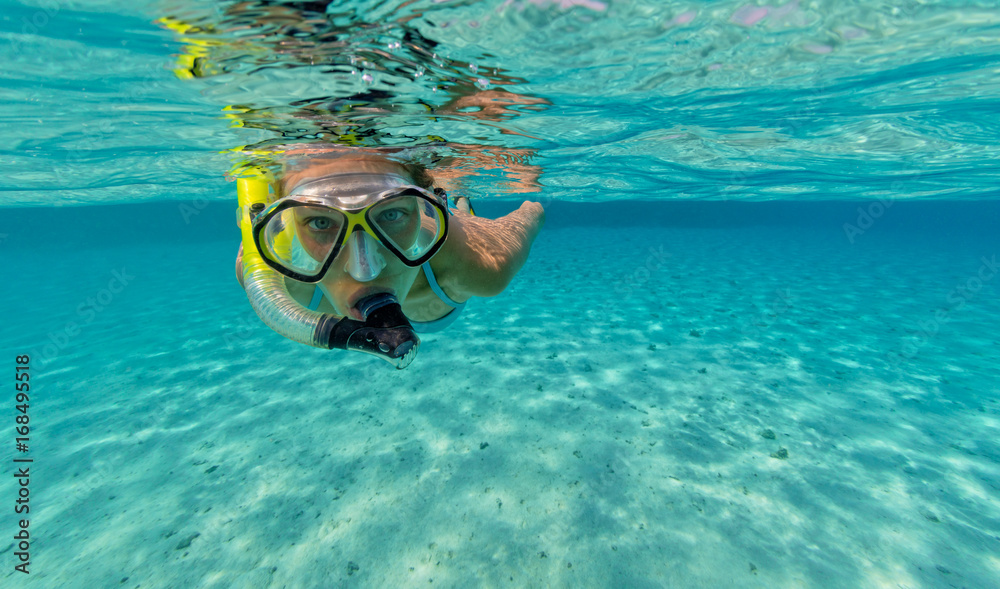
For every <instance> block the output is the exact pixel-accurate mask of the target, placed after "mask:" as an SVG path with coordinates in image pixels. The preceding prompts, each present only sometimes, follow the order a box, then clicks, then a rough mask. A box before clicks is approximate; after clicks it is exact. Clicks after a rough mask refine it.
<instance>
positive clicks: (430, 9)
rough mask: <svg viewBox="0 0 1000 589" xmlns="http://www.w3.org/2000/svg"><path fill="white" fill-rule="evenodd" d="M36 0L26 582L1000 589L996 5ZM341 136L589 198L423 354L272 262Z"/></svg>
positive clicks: (22, 245)
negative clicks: (280, 158)
mask: <svg viewBox="0 0 1000 589" xmlns="http://www.w3.org/2000/svg"><path fill="white" fill-rule="evenodd" d="M2 6H3V10H2V11H0V15H2V16H0V52H3V57H4V63H5V64H6V65H5V66H4V68H3V69H2V70H0V71H2V76H3V83H2V84H0V96H2V100H3V104H4V106H5V109H4V111H3V113H2V114H0V123H2V125H3V130H4V133H3V136H4V137H5V138H6V142H5V145H4V146H3V148H2V151H0V158H2V159H0V161H2V162H3V164H4V171H5V174H4V175H3V176H2V178H0V189H2V198H3V201H2V205H3V212H4V215H3V216H2V219H3V220H2V222H0V240H2V241H0V246H2V248H3V252H4V257H3V259H4V269H5V272H6V274H7V275H8V276H9V277H11V280H10V282H11V284H13V288H8V289H7V293H8V294H7V297H6V299H5V307H6V309H7V311H8V312H7V313H6V315H5V320H4V322H3V323H2V325H0V342H2V343H0V348H2V349H3V351H4V354H5V358H8V362H11V364H10V366H13V362H14V358H15V356H16V355H18V354H28V355H30V356H31V359H32V360H31V381H30V382H31V385H32V389H31V391H32V395H31V403H30V416H31V426H32V431H31V436H30V437H31V442H30V451H29V452H27V453H17V452H16V451H15V448H14V445H13V444H14V440H13V437H14V436H13V435H10V438H8V442H7V443H5V444H4V445H3V446H2V447H3V452H2V453H0V460H2V461H3V463H4V465H5V468H4V473H5V476H4V480H5V482H4V483H3V484H0V501H4V502H8V503H7V504H8V505H10V506H13V505H14V501H15V499H16V498H17V493H18V487H17V484H16V479H15V478H14V477H12V476H11V475H10V473H12V472H14V471H16V468H12V465H13V464H14V463H13V462H12V460H13V459H14V458H15V457H23V456H30V457H31V458H32V459H33V460H34V462H33V463H31V469H32V470H31V472H32V477H31V482H30V506H31V512H30V535H31V538H30V549H29V550H28V552H29V553H30V561H31V566H30V570H31V574H30V575H24V574H23V573H21V572H17V571H16V570H15V569H14V567H15V565H16V564H18V563H19V562H20V560H19V556H17V553H18V552H21V550H19V547H18V546H17V541H16V540H15V541H14V542H11V541H10V540H7V541H2V540H0V554H2V555H3V558H2V559H0V562H3V563H4V570H3V571H2V572H0V579H3V583H2V584H3V586H5V587H6V586H11V587H20V586H24V587H147V588H148V587H274V588H278V587H417V586H445V587H480V586H481V587H494V586H507V587H768V588H770V587H844V588H857V587H865V588H868V587H872V588H876V587H879V588H881V587H907V588H931V587H934V588H936V587H976V588H979V587H983V588H986V587H994V586H996V585H997V584H998V580H1000V559H998V557H997V554H1000V507H998V501H997V499H998V494H1000V447H998V444H997V434H998V430H1000V395H998V393H1000V386H998V384H997V383H1000V378H998V377H1000V370H998V368H997V366H998V360H1000V348H998V344H1000V338H998V336H997V333H998V329H1000V320H998V319H997V317H998V316H1000V298H998V294H1000V289H998V280H1000V278H997V275H996V270H997V257H998V256H1000V237H998V236H1000V233H998V232H997V231H996V227H997V222H998V221H1000V200H998V199H997V189H996V185H997V176H998V166H997V164H996V158H995V153H996V149H997V148H996V146H997V121H998V120H1000V118H998V116H997V115H998V113H1000V108H998V98H1000V88H998V83H997V79H998V78H997V76H996V69H997V67H998V58H997V55H1000V52H998V46H1000V43H998V36H1000V27H998V24H1000V11H998V10H997V8H996V7H995V6H994V5H993V4H991V3H986V2H981V3H976V2H939V3H916V2H913V3H888V2H882V3H880V2H851V3H832V2H789V3H785V4H781V5H765V4H763V3H756V4H748V3H746V2H712V3H693V2H676V3H675V2H645V3H644V2H616V1H614V0H607V1H603V2H602V1H596V0H592V1H572V0H560V1H551V2H547V1H543V0H538V1H528V0H513V1H503V0H497V1H487V2H469V1H466V2H448V1H445V2H414V3H405V2H388V3H386V2H352V3H331V4H330V5H329V7H326V8H325V9H324V10H320V11H318V12H313V13H307V12H303V9H302V7H298V8H296V7H294V6H292V4H291V3H283V4H279V3H273V4H269V5H266V6H265V5H264V4H263V3H249V4H236V3H215V4H211V5H208V4H199V3H190V2H162V3H160V2H132V3H122V2H118V1H106V2H102V1H98V0H95V1H94V2H88V3H83V2H80V3H73V2H48V3H47V2H37V3H17V4H15V3H10V2H3V3H2ZM310 6H312V7H313V8H314V9H315V8H316V7H319V8H323V6H325V3H316V4H313V5H310ZM164 16H173V17H175V18H177V19H180V20H182V21H184V22H186V23H188V24H191V25H195V26H198V27H200V28H199V31H198V32H188V33H187V34H181V33H178V32H176V31H172V30H168V29H167V28H165V27H164V26H162V24H157V23H156V22H154V21H156V19H159V18H161V17H164ZM198 43H201V46H203V47H205V46H207V47H210V51H209V52H208V53H207V54H205V55H203V56H202V59H201V61H200V62H198V63H197V64H192V63H188V64H187V65H186V66H183V67H187V68H188V69H189V70H190V69H194V70H196V73H197V75H196V76H194V77H191V76H188V77H189V79H181V78H179V77H177V76H175V74H174V72H173V71H172V70H173V69H175V68H182V65H179V64H178V56H179V55H184V54H191V52H192V51H194V50H193V49H192V47H194V46H198ZM227 107H228V109H227V110H223V109H224V108H227ZM227 115H228V116H227ZM316 139H325V140H339V141H341V142H347V141H354V142H356V143H359V144H362V145H366V146H378V147H388V146H392V147H405V148H409V149H410V151H409V152H407V153H409V154H411V155H412V157H413V158H415V159H418V160H420V161H425V162H428V163H430V164H431V165H432V168H433V167H434V166H437V169H439V170H446V171H449V172H451V177H450V179H449V181H450V182H452V184H450V185H449V189H450V190H451V191H452V193H463V194H469V195H471V196H472V197H473V199H474V202H475V205H476V208H477V211H478V212H479V213H480V214H481V215H484V216H487V217H494V216H498V215H502V214H504V213H505V212H507V211H509V210H511V209H512V208H514V207H515V206H516V205H517V204H518V203H519V202H520V201H521V200H524V199H533V200H538V201H540V202H542V203H543V204H544V205H545V206H546V208H547V224H546V227H545V229H544V230H543V232H542V234H541V236H540V237H539V239H538V241H537V242H536V244H535V246H534V248H533V250H532V256H531V259H530V260H529V262H528V264H527V265H526V266H525V268H524V269H523V271H522V272H521V274H520V275H519V276H518V278H517V279H516V280H515V282H514V283H513V284H512V285H511V286H510V287H509V288H508V290H507V291H506V292H505V293H503V294H502V295H500V296H499V297H496V298H493V299H476V300H473V301H472V302H471V303H470V304H469V305H468V308H467V310H466V311H465V314H464V315H463V316H462V318H461V320H460V321H459V322H458V323H456V324H455V325H453V326H452V327H451V328H449V330H448V331H447V332H445V333H443V334H439V335H433V336H428V337H426V338H425V339H424V342H423V344H422V347H421V352H420V355H419V356H418V358H417V359H416V361H415V362H414V363H413V364H412V365H411V366H410V367H409V368H407V369H406V370H404V371H395V370H393V369H392V368H391V367H389V366H388V365H387V364H385V363H383V362H381V361H379V360H376V359H369V358H368V357H366V356H363V355H359V354H345V353H334V352H324V351H321V350H316V349H313V348H309V347H306V346H302V345H299V344H296V343H293V342H290V341H288V340H285V339H283V338H281V337H280V336H278V335H276V334H274V333H273V332H272V331H270V330H269V329H268V328H267V327H266V326H264V325H263V324H262V323H261V322H260V320H259V319H258V318H257V317H256V315H255V314H254V313H253V311H252V309H251V308H250V306H249V304H248V303H247V300H246V296H245V294H244V293H243V291H242V289H240V288H239V285H238V284H237V283H236V280H235V277H234V276H233V257H234V255H235V251H236V247H237V245H238V234H237V231H236V227H235V225H234V223H233V209H234V205H235V201H234V189H233V188H234V185H233V184H232V183H231V182H228V181H227V178H226V172H227V171H228V170H229V169H230V168H231V167H232V165H233V163H234V158H235V159H238V157H237V156H233V155H232V154H231V153H228V152H227V150H230V149H233V148H236V147H238V146H243V145H251V146H255V147H267V146H270V145H274V144H280V143H287V142H296V141H302V140H316ZM13 373H14V369H13V367H11V374H12V376H11V380H13ZM8 398H9V399H10V405H8V406H9V407H11V409H10V410H8V411H6V412H5V415H7V417H6V418H5V419H9V420H11V421H10V422H8V423H9V424H10V425H11V426H13V419H14V416H15V413H14V408H13V405H14V397H13V394H11V396H10V397H8ZM9 431H10V430H8V432H9ZM6 512H7V515H6V516H4V517H3V518H0V528H2V530H4V531H3V534H4V537H6V538H8V539H13V536H14V534H16V533H17V528H16V526H17V520H16V519H15V515H14V514H13V510H12V509H9V510H6Z"/></svg>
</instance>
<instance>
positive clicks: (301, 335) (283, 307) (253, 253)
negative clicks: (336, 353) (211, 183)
mask: <svg viewBox="0 0 1000 589" xmlns="http://www.w3.org/2000/svg"><path fill="white" fill-rule="evenodd" d="M267 186H268V183H267V180H265V179H264V178H263V177H262V175H258V176H256V177H250V178H239V179H238V180H237V181H236V194H237V198H238V201H239V206H240V212H241V214H240V232H241V234H242V237H243V288H244V289H245V290H246V293H247V298H248V299H250V305H251V306H252V307H253V310H254V311H255V312H256V313H257V316H258V317H260V319H261V321H263V322H264V323H265V324H266V325H267V326H268V327H270V328H271V329H273V330H274V331H275V332H277V333H278V334H280V335H282V336H284V337H287V338H288V339H290V340H294V341H297V342H299V343H303V344H306V345H310V346H315V347H317V348H323V349H330V335H331V333H332V331H333V326H334V324H336V323H337V321H339V319H340V318H339V317H336V316H334V315H328V314H326V313H319V312H316V311H310V310H309V309H306V308H305V307H303V306H302V305H300V304H299V303H298V302H297V301H296V300H295V299H293V298H292V296H291V295H290V294H288V288H286V287H285V279H284V278H283V277H282V276H281V274H279V273H277V272H275V271H274V270H273V269H272V268H271V267H270V266H268V265H267V264H266V263H264V260H263V259H262V258H261V256H260V253H258V252H257V246H255V245H254V242H253V230H252V226H253V225H252V218H251V212H250V210H251V207H252V206H253V205H254V204H257V203H260V204H259V206H265V205H266V204H267Z"/></svg>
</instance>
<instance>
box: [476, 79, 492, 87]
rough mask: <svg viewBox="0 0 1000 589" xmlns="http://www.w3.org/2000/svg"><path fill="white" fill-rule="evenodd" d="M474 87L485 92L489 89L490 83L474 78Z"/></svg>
mask: <svg viewBox="0 0 1000 589" xmlns="http://www.w3.org/2000/svg"><path fill="white" fill-rule="evenodd" d="M476 87H478V88H479V89H480V90H485V89H487V88H489V87H490V81H489V80H487V79H486V78H476Z"/></svg>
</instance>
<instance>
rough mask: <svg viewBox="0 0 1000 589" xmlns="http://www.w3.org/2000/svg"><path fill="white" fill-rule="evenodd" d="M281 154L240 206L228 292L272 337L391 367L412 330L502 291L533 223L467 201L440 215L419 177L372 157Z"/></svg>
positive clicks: (429, 327)
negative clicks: (240, 233)
mask: <svg viewBox="0 0 1000 589" xmlns="http://www.w3.org/2000/svg"><path fill="white" fill-rule="evenodd" d="M292 157H293V159H292V161H290V162H289V163H287V164H286V168H285V171H284V173H283V174H281V178H280V179H279V180H278V181H277V182H274V183H272V188H273V189H274V193H275V194H274V195H267V193H266V188H263V192H260V191H261V186H260V185H258V186H257V190H258V193H259V194H258V198H257V201H258V202H257V203H256V204H251V203H249V201H247V203H246V205H247V206H248V212H249V213H250V214H251V215H253V219H252V220H249V219H247V223H246V226H245V232H244V243H243V246H242V248H241V251H240V254H239V256H238V257H237V276H238V277H239V279H240V283H241V284H243V285H244V287H245V288H247V294H248V296H250V298H251V302H252V303H253V304H254V308H255V310H257V312H258V314H259V315H260V316H261V318H262V319H263V320H264V321H265V322H266V323H268V325H269V326H271V327H272V328H273V329H275V330H276V331H278V332H279V333H281V334H282V335H285V336H286V337H290V338H292V339H295V340H296V341H301V342H303V343H308V344H310V345H316V346H319V347H335V348H344V349H355V350H360V351H366V352H369V353H373V354H376V355H379V356H381V357H383V358H385V359H387V360H389V361H390V362H392V363H393V364H395V365H396V366H397V367H398V368H403V367H405V366H406V365H407V364H409V362H410V361H412V359H413V356H414V355H415V353H416V347H417V343H418V342H419V339H418V338H417V337H416V335H415V334H414V333H413V332H429V331H438V330H440V329H444V328H445V327H447V325H449V324H450V323H451V322H453V321H454V320H455V319H456V318H457V317H458V315H459V314H460V313H461V311H462V309H463V307H464V306H465V303H466V301H467V300H468V299H470V298H471V297H491V296H496V295H498V294H500V293H501V292H503V290H504V289H505V288H506V287H507V285H508V284H509V283H510V281H511V280H512V279H513V278H514V276H515V275H516V274H517V272H518V271H519V270H520V269H521V267H522V266H523V265H524V262H525V261H526V260H527V257H528V253H529V251H530V249H531V244H532V243H533V242H534V240H535V238H536V237H537V235H538V232H539V231H540V230H541V227H542V225H543V223H544V221H545V212H544V210H543V209H542V206H541V205H540V204H538V203H535V202H524V203H522V205H521V206H520V208H518V209H517V210H516V211H514V212H512V213H510V214H508V215H506V216H504V217H501V218H499V219H484V218H480V217H476V216H474V215H472V214H471V213H470V212H469V206H468V200H467V199H460V201H459V203H458V210H455V211H453V210H450V209H448V207H447V197H446V196H445V194H444V191H443V190H441V189H440V188H435V186H434V183H433V177H432V176H431V175H430V174H429V173H428V172H427V170H425V169H424V168H422V167H420V166H417V165H412V164H405V163H402V162H399V161H396V160H393V159H391V158H390V157H388V155H386V154H385V153H383V152H379V151H377V150H372V149H369V150H357V149H347V148H331V149H324V150H300V151H299V152H298V153H297V154H293V156H292ZM258 182H259V181H258ZM241 186H242V185H241ZM265 195H267V196H265ZM244 197H245V195H244V194H243V193H241V206H243V205H244V204H245V203H244V202H243V201H245V200H247V199H246V198H244ZM250 247H252V248H253V250H250V249H249V248H250ZM244 251H252V253H253V254H254V257H253V260H251V263H249V264H248V263H246V260H244V256H243V253H244ZM258 256H259V257H258ZM248 257H249V256H248ZM277 275H280V280H276V276H277ZM248 278H252V280H253V281H252V283H251V281H250V280H248ZM251 286H252V287H253V288H251ZM295 306H297V307H298V308H295ZM309 312H313V313H312V314H310V313H309ZM289 325H294V327H295V328H294V329H288V326H289Z"/></svg>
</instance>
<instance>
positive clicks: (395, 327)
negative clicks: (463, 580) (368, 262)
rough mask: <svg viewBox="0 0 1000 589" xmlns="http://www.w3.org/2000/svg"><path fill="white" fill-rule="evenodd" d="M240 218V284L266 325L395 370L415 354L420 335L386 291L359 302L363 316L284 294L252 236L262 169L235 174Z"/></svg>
mask: <svg viewBox="0 0 1000 589" xmlns="http://www.w3.org/2000/svg"><path fill="white" fill-rule="evenodd" d="M236 192H237V197H238V202H239V211H238V221H239V226H240V232H241V235H242V240H243V286H244V289H245V290H246V293H247V298H248V299H249V300H250V305H251V306H252V307H253V310H254V312H256V313H257V316H258V317H260V319H261V321H263V322H264V323H265V324H266V325H267V326H268V327H270V328H271V329H273V330H274V331H275V332H277V333H278V334H280V335H282V336H284V337H287V338H288V339H290V340H293V341H297V342H299V343H303V344H306V345H310V346H313V347H317V348H323V349H335V348H336V349H343V350H356V351H359V352H366V353H368V354H372V355H375V356H378V357H380V358H382V359H384V360H386V361H388V362H389V363H390V364H392V365H393V366H395V367H396V368H397V369H403V368H406V367H407V366H408V365H409V364H410V362H412V361H413V359H414V358H415V357H416V355H417V349H418V347H419V345H420V339H419V338H418V337H417V335H416V333H415V332H414V331H413V327H412V326H411V325H410V323H409V321H407V319H406V317H405V316H404V315H403V311H402V309H401V308H400V306H399V301H398V300H396V298H395V297H394V296H392V295H390V294H377V295H372V296H369V297H367V298H365V299H363V300H362V301H361V302H360V303H358V305H357V307H358V310H359V311H361V314H362V316H363V317H364V321H357V320H354V319H348V318H346V317H338V316H337V315H332V314H328V313H320V312H318V311H311V310H309V309H306V308H305V307H303V306H302V305H300V304H299V303H298V302H297V301H296V300H295V299H294V298H292V296H291V295H290V294H289V293H288V288H287V287H286V286H285V279H284V277H283V276H282V275H281V274H279V273H278V272H276V271H275V270H274V269H272V268H271V267H270V266H268V265H267V263H265V262H264V259H263V258H262V257H261V255H260V253H259V252H258V251H257V246H256V245H255V244H254V240H253V232H252V225H253V217H254V216H256V215H257V214H259V213H260V212H261V211H262V210H264V208H265V207H266V206H267V201H268V181H267V179H266V176H265V175H264V173H263V171H260V170H258V171H256V173H255V174H254V175H253V176H250V177H245V178H239V179H237V188H236Z"/></svg>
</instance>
